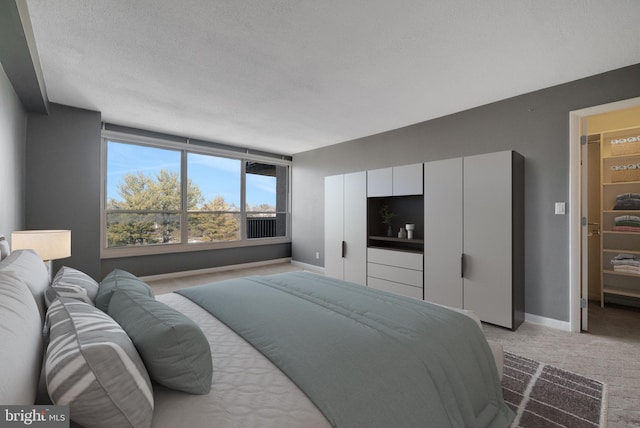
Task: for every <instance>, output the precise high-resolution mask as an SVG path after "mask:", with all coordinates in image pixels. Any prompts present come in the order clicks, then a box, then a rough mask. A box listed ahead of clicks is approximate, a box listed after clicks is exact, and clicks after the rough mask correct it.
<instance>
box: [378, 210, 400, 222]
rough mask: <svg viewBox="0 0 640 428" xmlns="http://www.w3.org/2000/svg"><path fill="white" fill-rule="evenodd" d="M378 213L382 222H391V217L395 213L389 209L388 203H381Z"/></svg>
mask: <svg viewBox="0 0 640 428" xmlns="http://www.w3.org/2000/svg"><path fill="white" fill-rule="evenodd" d="M378 214H380V218H381V219H382V224H387V225H388V224H391V219H392V218H393V217H395V216H396V214H395V213H394V212H393V211H391V210H390V209H389V205H383V206H382V208H380V211H378Z"/></svg>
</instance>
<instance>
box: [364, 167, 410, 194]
mask: <svg viewBox="0 0 640 428" xmlns="http://www.w3.org/2000/svg"><path fill="white" fill-rule="evenodd" d="M404 195H422V164H421V163H418V164H412V165H403V166H395V167H393V168H381V169H372V170H370V171H367V196H368V197H370V198H371V197H379V196H404Z"/></svg>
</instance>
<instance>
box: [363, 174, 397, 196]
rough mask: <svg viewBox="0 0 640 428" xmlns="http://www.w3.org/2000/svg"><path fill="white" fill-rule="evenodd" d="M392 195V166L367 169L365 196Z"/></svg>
mask: <svg viewBox="0 0 640 428" xmlns="http://www.w3.org/2000/svg"><path fill="white" fill-rule="evenodd" d="M392 195H393V168H382V169H372V170H371V171H367V196H368V197H370V198H372V197H376V196H392Z"/></svg>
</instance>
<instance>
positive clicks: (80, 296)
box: [44, 266, 99, 307]
mask: <svg viewBox="0 0 640 428" xmlns="http://www.w3.org/2000/svg"><path fill="white" fill-rule="evenodd" d="M98 287H99V285H98V283H97V282H96V281H95V280H94V279H93V278H91V277H90V276H89V275H87V274H86V273H84V272H81V271H79V270H77V269H74V268H71V267H68V266H62V267H61V268H60V270H59V271H58V273H56V276H55V277H54V278H53V281H51V287H50V288H49V289H48V290H47V292H46V293H45V294H44V298H45V303H46V305H47V307H49V306H50V305H51V302H52V301H53V299H54V298H56V297H58V296H60V297H70V298H73V299H76V300H81V301H83V302H86V303H89V304H91V305H94V303H93V302H94V301H95V300H96V295H97V294H98ZM51 290H55V293H51V292H50V291H51ZM94 306H95V305H94Z"/></svg>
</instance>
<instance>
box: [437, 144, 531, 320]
mask: <svg viewBox="0 0 640 428" xmlns="http://www.w3.org/2000/svg"><path fill="white" fill-rule="evenodd" d="M424 217H425V223H424V228H425V231H424V241H425V247H424V254H425V257H424V295H425V300H428V301H432V302H434V303H440V304H444V305H448V306H453V307H456V308H462V309H469V310H472V311H474V312H475V313H476V314H477V315H478V316H479V317H480V319H481V320H482V321H485V322H488V323H491V324H496V325H499V326H503V327H507V328H510V329H514V330H515V329H516V328H517V327H518V326H519V325H520V324H521V323H522V321H523V320H524V159H523V157H522V156H521V155H520V154H518V153H516V152H513V151H504V152H497V153H489V154H483V155H477V156H468V157H464V158H457V159H447V160H442V161H435V162H427V163H425V164H424Z"/></svg>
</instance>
